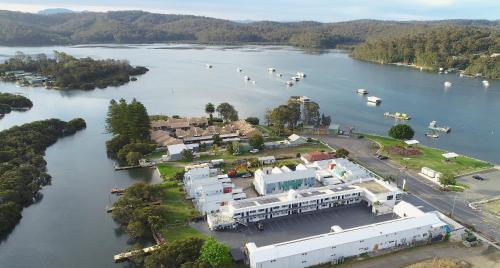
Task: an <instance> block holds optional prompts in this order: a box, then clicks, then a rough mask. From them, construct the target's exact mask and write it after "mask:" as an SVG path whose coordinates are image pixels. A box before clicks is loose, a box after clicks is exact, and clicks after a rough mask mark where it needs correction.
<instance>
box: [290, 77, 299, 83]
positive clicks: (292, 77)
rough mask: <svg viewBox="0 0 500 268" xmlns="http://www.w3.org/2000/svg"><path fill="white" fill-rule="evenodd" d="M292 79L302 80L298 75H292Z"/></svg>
mask: <svg viewBox="0 0 500 268" xmlns="http://www.w3.org/2000/svg"><path fill="white" fill-rule="evenodd" d="M292 80H293V81H296V82H298V81H300V77H298V76H292Z"/></svg>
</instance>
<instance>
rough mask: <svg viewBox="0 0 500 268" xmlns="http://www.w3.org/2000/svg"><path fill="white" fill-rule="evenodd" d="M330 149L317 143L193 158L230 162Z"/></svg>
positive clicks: (223, 152)
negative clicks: (253, 152)
mask: <svg viewBox="0 0 500 268" xmlns="http://www.w3.org/2000/svg"><path fill="white" fill-rule="evenodd" d="M321 150H323V151H331V150H330V148H328V147H327V146H325V145H323V144H321V143H318V144H306V145H301V146H296V147H289V148H280V149H264V150H262V151H260V152H258V153H256V154H252V153H242V154H240V155H231V154H229V153H227V152H225V151H219V152H217V153H216V154H215V155H202V156H200V158H199V159H195V161H208V160H212V159H221V158H222V159H224V160H225V161H228V162H231V161H235V160H238V159H248V158H255V157H260V156H268V155H274V156H276V157H284V156H287V157H296V155H297V153H300V154H304V153H309V152H313V151H321Z"/></svg>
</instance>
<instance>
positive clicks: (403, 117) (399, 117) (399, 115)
mask: <svg viewBox="0 0 500 268" xmlns="http://www.w3.org/2000/svg"><path fill="white" fill-rule="evenodd" d="M384 116H385V117H391V118H394V119H397V120H410V119H411V117H410V116H409V115H408V114H405V113H389V112H386V113H384Z"/></svg>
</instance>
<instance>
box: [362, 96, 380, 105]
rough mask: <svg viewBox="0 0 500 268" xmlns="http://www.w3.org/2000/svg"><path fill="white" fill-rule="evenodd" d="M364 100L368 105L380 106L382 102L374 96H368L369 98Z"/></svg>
mask: <svg viewBox="0 0 500 268" xmlns="http://www.w3.org/2000/svg"><path fill="white" fill-rule="evenodd" d="M366 100H367V101H368V102H370V103H375V104H380V103H381V102H382V99H381V98H379V97H375V96H370V97H368V98H366Z"/></svg>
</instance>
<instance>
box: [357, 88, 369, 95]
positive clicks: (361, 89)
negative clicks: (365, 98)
mask: <svg viewBox="0 0 500 268" xmlns="http://www.w3.org/2000/svg"><path fill="white" fill-rule="evenodd" d="M356 93H358V94H359V95H366V94H368V90H366V89H364V88H358V89H357V90H356Z"/></svg>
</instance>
